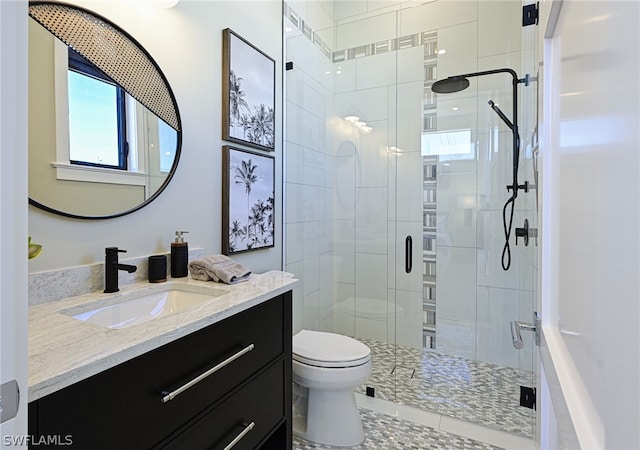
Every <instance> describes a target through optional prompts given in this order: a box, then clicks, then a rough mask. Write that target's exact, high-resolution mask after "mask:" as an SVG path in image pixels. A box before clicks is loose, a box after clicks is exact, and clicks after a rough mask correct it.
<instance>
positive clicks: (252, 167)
mask: <svg viewBox="0 0 640 450" xmlns="http://www.w3.org/2000/svg"><path fill="white" fill-rule="evenodd" d="M274 198H275V158H274V157H273V156H269V155H263V154H260V153H256V152H252V151H248V150H243V149H239V148H235V147H231V146H224V147H222V253H223V254H225V255H231V254H234V253H241V252H247V251H251V250H258V249H261V248H266V247H273V246H274V245H275V244H274V241H275V234H274V233H275V230H274V228H275V227H274V223H275V221H274V217H275V216H274Z"/></svg>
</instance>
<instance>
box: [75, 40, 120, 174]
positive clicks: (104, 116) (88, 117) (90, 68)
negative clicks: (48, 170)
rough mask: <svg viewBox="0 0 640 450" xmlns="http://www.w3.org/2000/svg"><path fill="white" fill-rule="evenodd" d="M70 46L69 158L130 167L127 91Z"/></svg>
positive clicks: (76, 161)
mask: <svg viewBox="0 0 640 450" xmlns="http://www.w3.org/2000/svg"><path fill="white" fill-rule="evenodd" d="M67 50H68V53H69V70H68V71H67V80H68V82H67V86H68V93H69V95H68V104H69V162H70V163H71V164H78V165H90V166H96V167H110V168H113V169H121V170H127V154H128V151H127V136H126V131H127V130H126V126H125V124H126V117H127V111H126V107H125V105H126V102H125V95H126V94H125V92H124V90H123V89H122V88H121V87H120V86H118V85H117V84H116V82H115V81H113V80H112V79H111V78H109V77H108V76H107V75H105V74H104V73H103V72H102V71H101V70H100V69H98V68H97V67H96V66H94V65H93V64H91V63H90V62H89V61H87V60H86V59H84V58H83V57H82V56H80V55H79V54H78V53H76V52H75V51H74V50H73V49H70V48H69V49H67Z"/></svg>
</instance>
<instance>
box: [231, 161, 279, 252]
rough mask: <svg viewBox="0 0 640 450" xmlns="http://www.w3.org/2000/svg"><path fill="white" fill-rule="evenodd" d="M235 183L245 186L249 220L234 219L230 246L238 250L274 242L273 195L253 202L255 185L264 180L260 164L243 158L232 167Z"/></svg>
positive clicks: (233, 249)
mask: <svg viewBox="0 0 640 450" xmlns="http://www.w3.org/2000/svg"><path fill="white" fill-rule="evenodd" d="M231 170H232V175H233V180H234V183H235V184H237V185H241V186H242V187H244V193H245V194H246V196H247V209H246V211H247V213H246V214H247V216H246V217H247V221H246V224H245V223H241V222H240V221H239V220H234V221H233V222H232V224H231V226H230V228H229V248H230V250H231V251H238V250H241V249H243V247H246V249H247V250H248V249H252V248H254V247H255V246H256V245H260V246H265V245H272V244H273V196H269V197H268V198H266V199H257V200H255V202H254V203H253V204H252V203H251V194H252V190H253V186H254V185H255V184H256V183H259V182H262V181H263V179H262V177H261V176H260V173H259V166H258V165H257V164H255V163H254V161H253V159H251V158H249V159H243V160H242V161H240V162H239V163H238V164H235V165H233V166H232V167H231Z"/></svg>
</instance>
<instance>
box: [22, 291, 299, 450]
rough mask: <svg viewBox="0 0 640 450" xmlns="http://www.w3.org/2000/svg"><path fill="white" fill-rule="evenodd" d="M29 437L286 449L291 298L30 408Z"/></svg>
mask: <svg viewBox="0 0 640 450" xmlns="http://www.w3.org/2000/svg"><path fill="white" fill-rule="evenodd" d="M113 332H114V333H117V332H118V331H117V330H114V331H113ZM29 434H30V435H32V436H34V437H35V439H36V440H37V441H39V442H43V441H44V440H45V439H44V438H46V437H47V436H59V437H60V440H59V441H58V442H60V441H63V442H64V439H65V437H66V436H69V439H70V440H71V441H72V442H73V445H72V448H78V449H92V450H97V449H109V450H112V449H136V450H138V449H151V448H154V449H155V448H157V449H160V448H166V449H188V450H196V449H201V448H202V449H205V448H206V449H211V448H214V449H224V448H230V447H227V446H228V445H229V444H230V443H232V442H234V441H235V445H234V446H233V448H234V449H265V450H268V449H278V450H281V449H290V448H291V291H289V292H287V293H284V294H282V295H279V296H277V297H274V298H272V299H270V300H267V301H265V302H263V303H260V304H258V305H256V306H254V307H252V308H250V309H248V310H245V311H243V312H239V313H237V314H235V315H233V316H231V317H229V318H227V319H224V320H222V321H220V322H217V323H215V324H213V325H210V326H208V327H206V328H204V329H201V330H199V331H196V332H194V333H191V334H189V335H187V336H184V337H181V338H179V339H177V340H175V341H172V342H170V343H168V344H166V345H163V346H161V347H159V348H157V349H155V350H152V351H149V352H147V353H144V354H142V355H141V356H138V357H136V358H134V359H131V360H129V361H127V362H125V363H122V364H119V365H117V366H115V367H113V368H111V369H108V370H106V371H104V372H101V373H98V374H96V375H94V376H92V377H90V378H87V379H85V380H83V381H81V382H78V383H75V384H73V385H71V386H68V387H66V388H64V389H61V390H59V391H56V392H54V393H52V394H49V395H47V396H45V397H42V398H40V399H38V400H36V401H33V402H31V403H29ZM39 436H43V438H40V439H39V438H38V437H39ZM37 448H46V446H43V445H38V446H37Z"/></svg>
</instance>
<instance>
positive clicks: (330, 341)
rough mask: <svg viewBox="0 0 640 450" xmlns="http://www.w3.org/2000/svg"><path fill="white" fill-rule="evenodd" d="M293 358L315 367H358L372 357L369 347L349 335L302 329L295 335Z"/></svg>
mask: <svg viewBox="0 0 640 450" xmlns="http://www.w3.org/2000/svg"><path fill="white" fill-rule="evenodd" d="M292 350H293V351H292V353H293V355H292V356H293V359H294V360H295V361H298V362H299V363H302V364H307V365H310V366H315V367H327V368H330V367H334V368H339V367H357V366H361V365H363V364H366V363H367V362H368V361H369V360H370V359H371V351H370V350H369V347H367V346H366V345H364V344H363V343H362V342H359V341H357V340H355V339H353V338H350V337H348V336H342V335H339V334H335V333H326V332H323V331H310V330H302V331H300V332H299V333H297V334H296V335H295V336H293V349H292Z"/></svg>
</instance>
